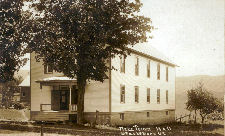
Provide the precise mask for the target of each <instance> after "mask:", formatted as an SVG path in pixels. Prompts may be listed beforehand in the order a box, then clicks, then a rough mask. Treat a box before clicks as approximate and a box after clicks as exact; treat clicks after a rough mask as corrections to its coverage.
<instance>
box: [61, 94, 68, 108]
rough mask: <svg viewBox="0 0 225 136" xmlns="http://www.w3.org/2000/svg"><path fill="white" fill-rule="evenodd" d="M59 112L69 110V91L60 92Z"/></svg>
mask: <svg viewBox="0 0 225 136" xmlns="http://www.w3.org/2000/svg"><path fill="white" fill-rule="evenodd" d="M60 110H69V90H62V91H60Z"/></svg>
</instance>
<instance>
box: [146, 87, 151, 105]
mask: <svg viewBox="0 0 225 136" xmlns="http://www.w3.org/2000/svg"><path fill="white" fill-rule="evenodd" d="M150 93H151V89H150V88H147V103H151V95H150Z"/></svg>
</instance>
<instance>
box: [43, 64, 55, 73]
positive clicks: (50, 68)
mask: <svg viewBox="0 0 225 136" xmlns="http://www.w3.org/2000/svg"><path fill="white" fill-rule="evenodd" d="M52 73H53V69H52V67H51V66H49V65H44V74H52Z"/></svg>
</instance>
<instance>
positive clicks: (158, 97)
mask: <svg viewBox="0 0 225 136" xmlns="http://www.w3.org/2000/svg"><path fill="white" fill-rule="evenodd" d="M157 104H160V89H157Z"/></svg>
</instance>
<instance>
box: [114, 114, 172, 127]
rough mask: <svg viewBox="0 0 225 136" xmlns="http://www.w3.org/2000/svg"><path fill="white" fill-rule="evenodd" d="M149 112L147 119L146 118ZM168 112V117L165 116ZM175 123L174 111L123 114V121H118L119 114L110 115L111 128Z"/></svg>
mask: <svg viewBox="0 0 225 136" xmlns="http://www.w3.org/2000/svg"><path fill="white" fill-rule="evenodd" d="M147 112H149V117H147ZM166 112H168V115H167V114H166ZM174 121H175V110H169V111H166V110H161V111H151V110H150V111H148V110H147V111H139V112H124V120H121V119H120V114H119V113H117V112H114V113H112V114H111V125H112V126H121V125H122V126H126V125H133V124H135V125H156V124H163V123H170V122H174Z"/></svg>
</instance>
